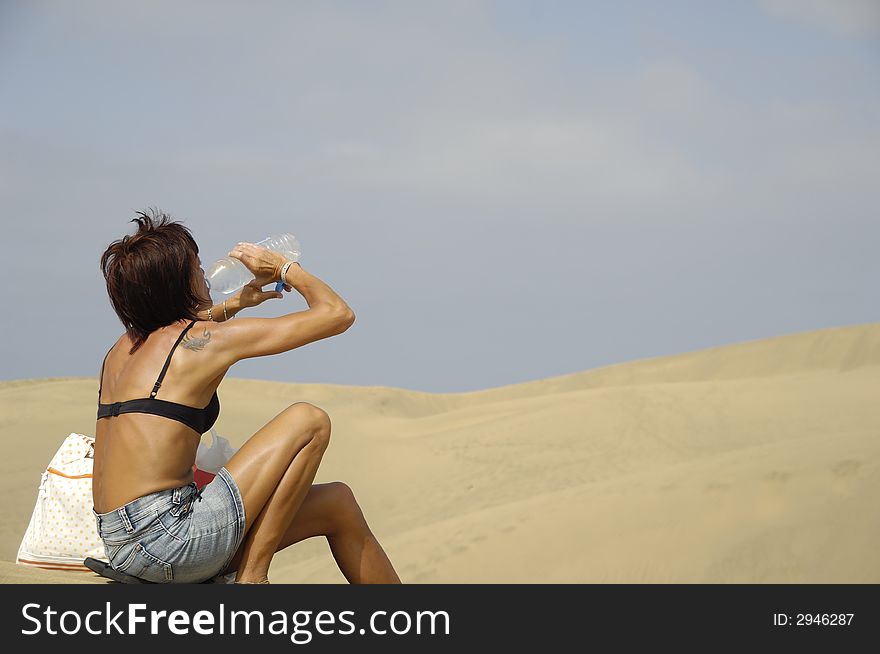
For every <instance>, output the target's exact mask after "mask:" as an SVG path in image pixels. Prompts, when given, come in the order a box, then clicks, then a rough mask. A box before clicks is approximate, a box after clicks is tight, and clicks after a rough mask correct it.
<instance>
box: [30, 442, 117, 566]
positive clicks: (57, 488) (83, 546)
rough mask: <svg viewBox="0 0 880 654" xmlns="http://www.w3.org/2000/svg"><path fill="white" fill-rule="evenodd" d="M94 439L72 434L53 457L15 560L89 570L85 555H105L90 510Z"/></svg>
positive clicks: (41, 483) (95, 556)
mask: <svg viewBox="0 0 880 654" xmlns="http://www.w3.org/2000/svg"><path fill="white" fill-rule="evenodd" d="M94 443H95V439H94V438H92V437H91V436H85V435H83V434H70V436H68V437H67V438H65V439H64V443H62V444H61V447H60V448H59V449H58V451H57V452H56V453H55V456H53V457H52V460H51V461H50V462H49V466H48V467H47V468H46V471H45V472H44V473H43V475H42V476H41V477H40V489H39V493H38V494H37V505H36V506H35V507H34V513H33V515H32V516H31V521H30V524H28V528H27V531H26V532H25V534H24V539H22V541H21V546H20V547H19V548H18V556H17V558H16V563H19V564H21V565H28V566H34V567H38V568H46V569H49V570H69V571H74V572H90V570H89V569H88V568H86V567H85V566H84V565H83V560H84V559H85V558H86V557H87V556H91V557H93V558H96V559H106V555H105V553H104V544H103V542H102V541H101V538H100V537H99V536H98V530H97V526H96V524H95V516H94V515H93V514H92V464H93V462H94V447H93V446H94Z"/></svg>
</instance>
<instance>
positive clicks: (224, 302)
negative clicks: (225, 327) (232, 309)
mask: <svg viewBox="0 0 880 654" xmlns="http://www.w3.org/2000/svg"><path fill="white" fill-rule="evenodd" d="M232 317H233V318H235V316H232ZM223 320H229V316H227V315H226V300H223Z"/></svg>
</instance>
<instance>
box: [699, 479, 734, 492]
mask: <svg viewBox="0 0 880 654" xmlns="http://www.w3.org/2000/svg"><path fill="white" fill-rule="evenodd" d="M728 488H730V484H725V483H722V482H719V481H710V482H709V483H708V484H706V485H705V486H704V487H703V492H704V493H717V492H720V491H725V490H727V489H728Z"/></svg>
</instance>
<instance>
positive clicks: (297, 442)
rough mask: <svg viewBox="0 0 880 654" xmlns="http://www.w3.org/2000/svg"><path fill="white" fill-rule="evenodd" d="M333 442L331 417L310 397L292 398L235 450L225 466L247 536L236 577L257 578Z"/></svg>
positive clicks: (262, 576)
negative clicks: (242, 509)
mask: <svg viewBox="0 0 880 654" xmlns="http://www.w3.org/2000/svg"><path fill="white" fill-rule="evenodd" d="M329 442H330V418H329V417H328V416H327V413H326V412H325V411H324V410H322V409H320V408H318V407H316V406H314V405H312V404H309V403H307V402H297V403H296V404H292V405H291V406H289V407H288V408H287V409H285V410H284V411H282V412H281V413H280V414H278V415H277V416H275V417H274V418H273V419H272V420H271V421H269V422H268V423H267V424H266V426H265V427H263V428H262V429H260V430H259V431H258V432H257V433H256V434H254V435H253V436H252V437H251V438H250V439H248V441H247V442H246V443H245V444H244V445H243V446H242V447H241V449H240V450H239V451H238V452H236V453H235V455H233V457H232V458H231V459H230V460H229V462H228V463H227V464H226V469H227V470H228V471H229V474H230V475H232V478H233V479H234V480H235V483H236V484H237V485H238V487H239V489H240V491H241V495H242V499H243V500H244V507H245V517H246V520H247V523H246V525H245V537H244V541H243V543H242V545H241V547H240V548H239V552H238V553H237V554H236V557H237V558H238V560H239V561H240V563H239V566H238V573H237V575H236V581H244V582H255V581H256V582H259V581H264V580H266V579H267V577H268V572H269V563H270V562H271V561H272V556H273V555H274V554H275V552H276V551H277V549H278V545H279V543H280V541H281V539H282V538H283V536H284V534H285V532H286V531H287V528H288V527H289V526H290V524H291V521H292V520H293V516H294V515H295V514H296V512H297V510H298V509H299V508H300V505H301V504H302V502H303V499H304V498H305V496H306V493H308V491H309V489H310V488H311V485H312V481H313V480H314V478H315V473H317V471H318V464H319V463H320V462H321V457H322V456H323V455H324V452H325V450H326V449H327V445H328V444H329Z"/></svg>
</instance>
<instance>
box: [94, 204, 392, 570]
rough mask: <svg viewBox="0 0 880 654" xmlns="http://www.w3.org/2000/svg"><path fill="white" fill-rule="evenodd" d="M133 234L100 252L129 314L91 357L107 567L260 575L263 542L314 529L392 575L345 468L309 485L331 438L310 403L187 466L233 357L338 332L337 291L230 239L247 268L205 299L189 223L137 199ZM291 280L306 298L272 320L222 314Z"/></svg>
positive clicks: (337, 554) (353, 566)
mask: <svg viewBox="0 0 880 654" xmlns="http://www.w3.org/2000/svg"><path fill="white" fill-rule="evenodd" d="M132 222H136V223H137V225H138V230H137V233H136V234H134V235H133V236H125V237H124V238H122V239H121V240H118V241H115V242H114V243H112V244H111V245H110V247H108V248H107V250H106V251H105V252H104V254H103V256H102V257H101V269H102V271H103V273H104V278H105V280H106V282H107V292H108V293H109V295H110V302H111V304H112V305H113V309H114V310H115V311H116V314H117V315H118V316H119V319H120V320H121V321H122V324H123V325H124V326H125V333H124V334H123V335H122V336H121V337H120V338H119V340H117V341H116V343H115V344H114V345H113V347H112V348H110V351H109V352H108V353H107V356H106V357H105V358H104V364H103V365H102V368H101V377H100V382H99V390H98V421H97V426H96V433H95V437H96V441H95V461H94V477H93V491H92V492H93V502H94V513H95V516H96V521H97V524H98V533H99V534H100V536H101V539H102V540H103V542H104V546H105V550H106V554H107V557H108V559H109V561H110V566H111V567H112V568H114V569H116V570H118V571H120V572H125V573H127V574H129V575H132V576H135V577H138V578H140V579H143V580H146V581H151V582H200V581H204V580H207V579H210V578H212V577H214V576H216V575H218V574H230V573H232V572H235V580H236V582H239V583H268V572H269V564H270V562H271V561H272V556H273V555H274V554H275V552H278V551H279V550H282V549H284V548H285V547H287V546H288V545H292V544H293V543H296V542H298V541H301V540H304V539H306V538H311V537H312V536H326V537H327V540H328V541H329V544H330V549H331V551H332V553H333V556H334V558H335V559H336V562H337V564H338V565H339V568H340V570H341V571H342V574H343V575H345V578H346V579H348V581H349V582H351V583H400V579H399V578H398V576H397V574H396V572H395V571H394V568H393V566H392V565H391V562H390V561H389V560H388V557H387V556H386V555H385V552H384V551H383V550H382V547H381V546H380V545H379V543H378V541H377V540H376V538H375V537H374V536H373V534H372V532H371V531H370V528H369V527H368V526H367V523H366V521H365V519H364V516H363V513H362V512H361V509H360V507H359V506H358V504H357V501H356V500H355V498H354V495H353V494H352V492H351V489H349V487H348V486H346V485H345V484H344V483H342V482H332V483H326V484H313V483H312V482H313V480H314V478H315V473H316V472H317V470H318V465H319V464H320V462H321V457H322V456H323V454H324V451H325V450H326V449H327V445H328V443H329V440H330V419H329V417H328V416H327V413H326V412H324V411H323V410H322V409H320V408H318V407H316V406H314V405H312V404H309V403H307V402H296V403H294V404H291V405H290V406H289V407H287V408H286V409H284V410H283V411H282V412H281V413H279V414H278V415H277V416H275V417H274V418H272V420H270V421H269V422H268V423H266V425H265V426H264V427H263V428H262V429H260V430H259V431H258V432H257V433H256V434H254V435H253V436H252V437H251V438H250V439H248V441H247V442H246V443H245V444H244V445H243V446H242V447H241V449H239V450H238V452H237V453H236V454H235V455H234V456H233V457H232V458H231V459H230V460H229V462H228V463H227V464H226V466H225V467H223V468H221V469H220V471H219V473H218V475H217V476H216V478H215V479H214V480H213V481H212V482H211V483H210V484H208V485H207V486H205V487H204V488H202V489H201V490H199V489H198V488H197V487H196V485H195V484H194V483H193V473H192V467H193V463H194V461H195V457H196V449H197V447H198V445H199V440H200V437H201V435H202V434H203V433H204V432H206V431H208V430H209V429H210V428H211V426H212V425H213V424H214V422H215V421H216V419H217V416H218V414H219V413H220V402H219V400H218V398H217V393H216V390H217V386H218V385H219V384H220V382H221V381H222V380H223V377H224V376H225V375H226V373H227V371H228V370H229V367H230V366H232V364H234V363H235V362H236V361H240V360H242V359H247V358H250V357H261V356H269V355H272V354H281V353H282V352H288V351H290V350H293V349H295V348H298V347H301V346H303V345H306V344H308V343H312V342H313V341H317V340H320V339H323V338H328V337H330V336H335V335H336V334H341V333H342V332H344V331H345V330H346V329H348V328H349V327H350V326H351V324H352V323H353V322H354V313H353V312H352V310H351V309H350V308H349V306H348V305H347V304H346V303H345V301H344V300H343V299H342V298H341V297H339V296H338V295H337V294H336V293H335V292H334V291H333V289H331V288H330V287H329V286H328V285H327V284H325V283H324V282H322V281H321V280H320V279H318V278H317V277H315V276H314V275H311V274H309V273H308V272H306V271H305V270H303V268H302V267H301V266H300V265H299V264H298V263H295V262H289V261H286V260H285V258H284V257H283V256H282V255H281V254H278V253H276V252H273V251H271V250H268V249H266V248H262V247H258V246H256V245H252V244H248V243H239V244H238V246H236V248H235V249H234V250H232V252H230V253H229V256H231V257H235V258H236V259H238V260H239V261H241V263H243V264H244V265H245V266H247V268H248V269H249V270H250V271H251V272H252V273H253V275H254V277H255V279H254V280H253V281H252V282H251V283H250V284H248V285H247V286H245V287H244V288H243V289H242V290H241V291H240V292H239V293H238V294H237V295H235V296H233V297H232V298H230V299H229V300H227V301H226V302H224V303H223V304H219V305H217V306H212V305H211V300H210V298H209V295H208V286H207V283H206V281H205V277H204V271H203V270H202V268H201V261H200V259H199V248H198V246H197V245H196V243H195V241H194V240H193V237H192V235H191V234H190V232H189V230H188V229H187V228H186V227H184V226H183V225H182V224H180V223H179V222H176V221H172V220H171V219H170V218H169V217H168V216H167V215H165V214H157V213H156V212H152V213H151V214H150V215H148V214H147V213H143V212H139V213H138V217H137V218H135V219H134V220H133V221H132ZM278 280H280V281H283V282H284V284H285V286H284V288H285V290H287V291H290V290H291V289H293V288H295V289H296V290H297V291H299V292H300V293H301V294H302V296H303V297H304V298H305V300H306V302H307V303H308V305H309V308H308V309H307V310H305V311H297V312H294V313H289V314H287V315H284V316H280V317H278V318H243V319H239V320H229V319H230V318H232V317H233V316H234V315H235V314H236V313H238V312H239V311H240V310H241V309H243V308H246V307H253V306H256V305H258V304H260V303H261V302H263V301H265V300H267V299H269V298H276V297H281V293H278V292H275V291H266V292H264V291H262V290H261V289H262V287H263V286H264V285H266V284H268V283H270V282H274V281H278Z"/></svg>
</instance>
